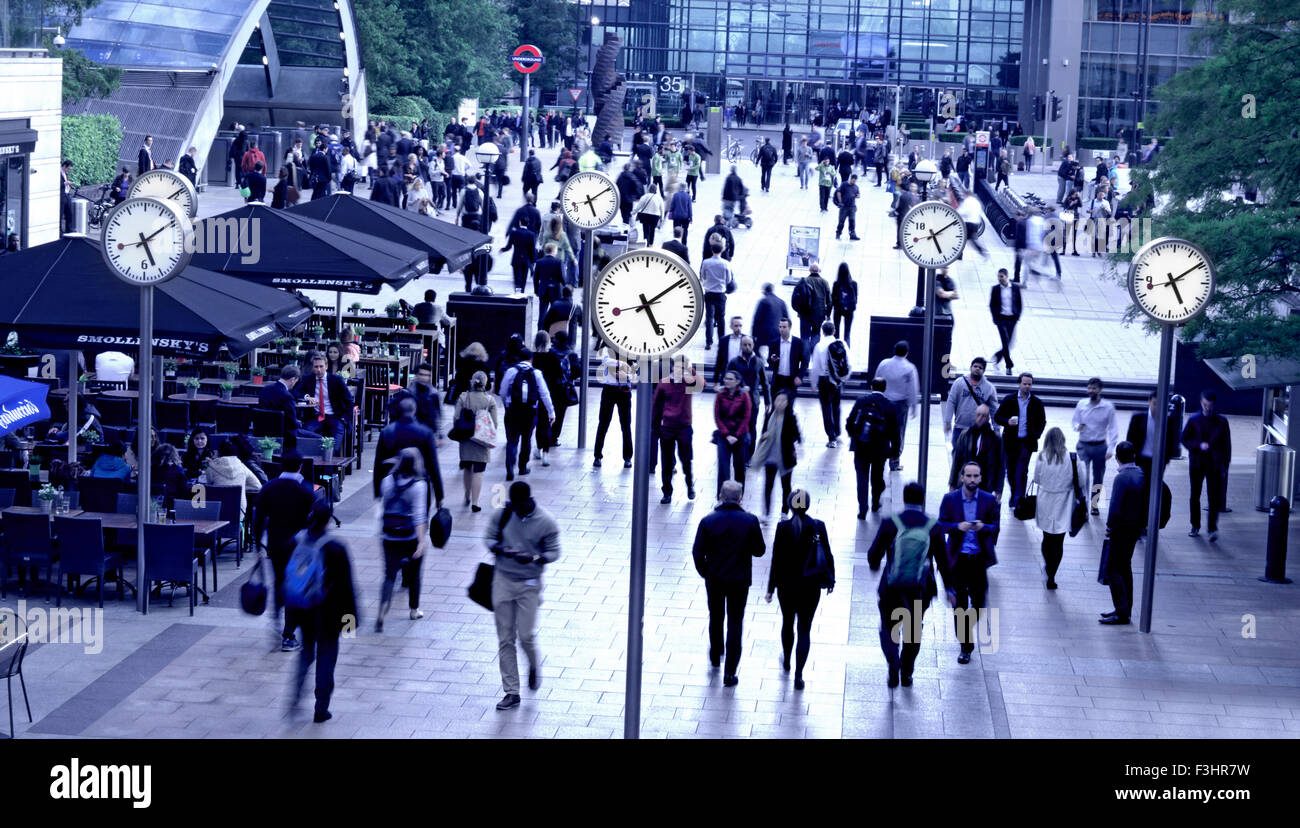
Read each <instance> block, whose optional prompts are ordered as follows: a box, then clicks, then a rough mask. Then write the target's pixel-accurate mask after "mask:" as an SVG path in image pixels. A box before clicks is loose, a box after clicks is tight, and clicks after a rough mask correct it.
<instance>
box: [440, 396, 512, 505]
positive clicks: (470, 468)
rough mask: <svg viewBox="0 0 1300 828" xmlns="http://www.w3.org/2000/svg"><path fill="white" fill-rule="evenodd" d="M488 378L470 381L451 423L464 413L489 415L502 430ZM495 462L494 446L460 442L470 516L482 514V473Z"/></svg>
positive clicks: (496, 427)
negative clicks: (490, 461)
mask: <svg viewBox="0 0 1300 828" xmlns="http://www.w3.org/2000/svg"><path fill="white" fill-rule="evenodd" d="M487 385H488V378H487V374H486V373H485V372H483V371H475V372H474V375H473V378H472V379H470V381H469V390H468V391H466V392H465V393H464V394H461V395H460V396H459V397H458V398H457V399H456V411H455V413H454V414H453V415H452V422H455V421H457V420H459V419H460V413H461V412H462V411H473V412H474V416H475V417H478V415H479V412H481V411H486V412H488V416H490V417H491V418H492V427H493V428H495V429H498V430H500V428H501V417H500V414H499V412H498V409H497V398H496V397H495V396H493V395H492V394H489V393H488V390H487ZM491 459H492V446H485V445H483V444H482V443H476V442H475V441H473V440H461V441H460V468H461V472H462V473H463V474H464V475H465V505H466V506H468V507H469V508H470V511H471V512H481V511H483V510H482V509H480V508H479V505H478V496H479V493H480V492H481V491H482V490H483V471H484V469H486V468H487V464H488V461H489V460H491Z"/></svg>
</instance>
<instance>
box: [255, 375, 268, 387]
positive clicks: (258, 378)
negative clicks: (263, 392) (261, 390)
mask: <svg viewBox="0 0 1300 828" xmlns="http://www.w3.org/2000/svg"><path fill="white" fill-rule="evenodd" d="M265 379H266V377H265V376H262V375H260V374H254V375H253V385H261V384H262V381H263V380H265Z"/></svg>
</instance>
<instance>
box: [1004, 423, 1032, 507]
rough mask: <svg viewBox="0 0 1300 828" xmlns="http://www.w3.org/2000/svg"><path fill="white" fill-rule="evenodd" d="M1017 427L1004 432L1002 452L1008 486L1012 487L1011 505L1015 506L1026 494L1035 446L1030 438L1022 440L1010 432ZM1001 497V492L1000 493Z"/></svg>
mask: <svg viewBox="0 0 1300 828" xmlns="http://www.w3.org/2000/svg"><path fill="white" fill-rule="evenodd" d="M1016 430H1017V428H1016V427H1009V428H1007V429H1005V430H1004V431H1003V432H1002V450H1003V451H1004V452H1005V457H1006V470H1007V485H1008V486H1010V487H1011V505H1012V506H1015V505H1016V504H1017V503H1019V502H1020V498H1021V497H1022V496H1023V495H1024V493H1025V485H1026V483H1027V482H1028V481H1027V480H1026V478H1027V477H1028V474H1029V457H1030V455H1032V454H1033V453H1034V452H1033V449H1034V444H1033V443H1031V442H1029V440H1028V438H1026V439H1023V440H1022V439H1021V438H1020V437H1018V436H1015V435H1012V434H1009V433H1008V432H1011V431H1016ZM998 494H999V495H1001V492H998Z"/></svg>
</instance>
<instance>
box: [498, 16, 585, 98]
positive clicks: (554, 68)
mask: <svg viewBox="0 0 1300 828" xmlns="http://www.w3.org/2000/svg"><path fill="white" fill-rule="evenodd" d="M507 8H508V9H509V11H510V14H511V15H512V16H513V17H514V18H515V20H517V21H518V22H519V43H531V44H533V45H534V46H536V47H537V48H539V49H541V50H542V55H543V56H544V57H545V58H546V60H545V62H544V63H542V68H541V69H538V70H537V71H536V72H533V73H532V76H531V78H532V80H531V81H530V83H531V85H532V88H533V89H534V90H541V89H556V88H558V87H560V86H561V85H564V86H567V85H568V84H569V83H571V82H572V81H573V68H574V66H575V65H577V64H578V61H579V57H578V38H579V36H580V34H581V31H582V29H581V28H580V27H586V26H587V21H588V16H587V15H588V10H589V9H590V7H589V6H588V7H587V8H586V9H584V8H583V7H582V6H580V5H578V4H577V3H571V2H569V0H509V2H508V4H507ZM515 45H518V44H515ZM584 57H585V54H584ZM511 74H513V75H514V77H513V78H512V80H514V81H515V82H516V83H517V84H518V85H519V89H520V94H522V93H523V75H521V74H519V73H518V72H515V71H514V70H511ZM582 82H583V83H586V81H585V80H583V81H582Z"/></svg>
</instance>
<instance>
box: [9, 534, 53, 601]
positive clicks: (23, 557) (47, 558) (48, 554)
mask: <svg viewBox="0 0 1300 828" xmlns="http://www.w3.org/2000/svg"><path fill="white" fill-rule="evenodd" d="M55 557H56V556H55V553H54V539H53V538H52V537H51V536H50V519H49V517H47V516H46V515H20V514H8V515H5V516H4V551H3V556H2V559H0V598H5V597H8V594H9V574H8V573H9V567H11V566H16V567H18V568H19V573H20V575H26V570H27V569H28V568H31V569H34V570H36V572H35V575H36V577H37V578H39V577H40V571H41V567H45V568H46V577H52V571H53V568H54V560H55Z"/></svg>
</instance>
